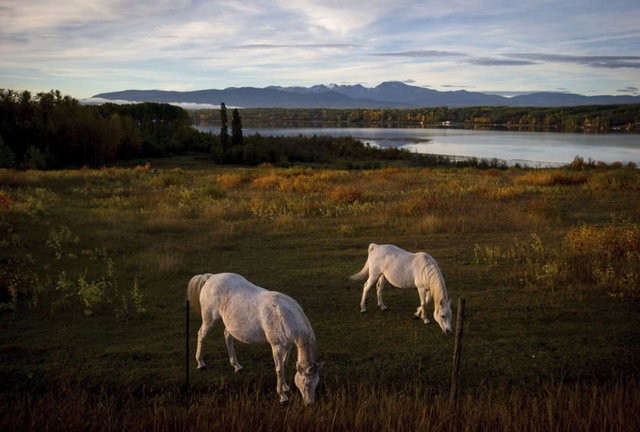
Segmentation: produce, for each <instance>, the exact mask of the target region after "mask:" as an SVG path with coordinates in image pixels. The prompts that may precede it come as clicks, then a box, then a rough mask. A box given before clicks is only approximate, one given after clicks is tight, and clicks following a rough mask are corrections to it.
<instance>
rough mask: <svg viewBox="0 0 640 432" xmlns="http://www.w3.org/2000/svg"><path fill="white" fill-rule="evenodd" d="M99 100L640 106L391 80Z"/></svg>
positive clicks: (605, 98)
mask: <svg viewBox="0 0 640 432" xmlns="http://www.w3.org/2000/svg"><path fill="white" fill-rule="evenodd" d="M93 98H101V99H107V100H125V101H131V102H160V103H184V104H188V103H196V104H211V105H219V104H220V103H221V102H224V103H225V104H227V105H228V106H235V107H240V108H432V107H442V106H447V107H450V108H461V107H470V106H507V107H559V106H581V105H617V104H634V103H640V96H613V95H598V96H584V95H580V94H576V93H562V92H532V93H527V94H522V95H518V96H513V97H510V98H509V97H505V96H499V95H495V94H488V93H482V92H471V91H467V90H456V91H438V90H433V89H429V88H425V87H418V86H411V85H408V84H405V83H403V82H400V81H386V82H383V83H380V84H379V85H377V86H375V87H364V86H362V85H360V84H354V85H338V84H329V85H324V84H319V85H314V86H311V87H300V86H292V87H281V86H268V87H227V88H225V89H221V90H219V89H206V90H194V91H168V90H123V91H117V92H108V93H99V94H97V95H95V96H93Z"/></svg>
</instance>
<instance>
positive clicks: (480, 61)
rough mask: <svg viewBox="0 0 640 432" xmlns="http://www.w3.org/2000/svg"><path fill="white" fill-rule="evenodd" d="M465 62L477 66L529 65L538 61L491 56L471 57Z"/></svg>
mask: <svg viewBox="0 0 640 432" xmlns="http://www.w3.org/2000/svg"><path fill="white" fill-rule="evenodd" d="M466 62H467V63H470V64H474V65H478V66H530V65H534V64H537V63H538V62H535V61H530V60H511V59H503V58H492V57H473V58H470V59H468V60H466Z"/></svg>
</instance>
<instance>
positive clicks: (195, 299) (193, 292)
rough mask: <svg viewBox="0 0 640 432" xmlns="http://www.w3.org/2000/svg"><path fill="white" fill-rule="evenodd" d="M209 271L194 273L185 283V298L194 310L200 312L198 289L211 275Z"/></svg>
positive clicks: (200, 288) (199, 289)
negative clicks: (186, 283) (187, 282)
mask: <svg viewBox="0 0 640 432" xmlns="http://www.w3.org/2000/svg"><path fill="white" fill-rule="evenodd" d="M211 276H212V275H211V273H204V274H199V275H195V276H194V277H192V278H191V280H190V281H189V284H188V285H187V300H188V301H189V305H191V308H192V309H193V311H194V312H196V313H197V314H198V315H200V314H201V310H200V291H201V290H202V286H203V285H204V284H205V282H206V281H207V280H208V279H209V278H210V277H211Z"/></svg>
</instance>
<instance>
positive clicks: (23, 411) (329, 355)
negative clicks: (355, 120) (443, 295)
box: [0, 156, 640, 431]
mask: <svg viewBox="0 0 640 432" xmlns="http://www.w3.org/2000/svg"><path fill="white" fill-rule="evenodd" d="M371 242H375V243H393V244H396V245H398V246H400V247H402V248H404V249H407V250H410V251H417V250H424V251H427V252H428V253H429V254H431V255H432V256H433V257H434V258H435V259H436V260H437V261H438V263H439V265H440V268H441V269H442V272H443V275H444V277H445V280H446V282H447V288H448V292H449V296H450V297H452V298H453V303H452V304H453V306H454V314H455V312H456V310H455V305H456V304H457V300H458V299H459V298H460V297H464V298H465V299H466V310H465V322H464V332H465V333H464V340H463V348H462V357H461V369H460V399H459V401H458V404H457V406H451V405H450V403H449V386H450V376H451V363H452V361H451V357H452V354H453V338H452V337H451V336H445V335H443V334H442V332H441V331H440V330H439V328H438V327H437V325H436V324H430V325H424V324H422V322H420V321H416V320H413V319H412V313H413V311H415V307H416V306H417V304H418V296H417V293H416V291H415V290H395V289H392V288H388V289H387V290H386V291H385V302H386V304H387V306H389V309H388V310H387V311H385V312H381V311H380V310H378V309H376V308H375V299H374V297H373V296H371V297H370V298H369V301H368V306H369V312H368V313H365V314H361V313H360V312H359V299H360V294H361V289H362V283H361V282H354V281H351V280H349V278H348V277H349V275H351V274H353V273H356V272H357V271H359V270H360V269H361V268H362V266H363V264H364V262H365V260H366V256H367V246H368V244H369V243H371ZM0 246H1V247H0V260H1V261H0V263H1V267H0V322H1V325H2V332H1V333H0V382H1V383H2V384H0V429H2V430H39V431H40V430H70V431H74V430H82V431H84V430H101V431H102V430H133V431H135V430H158V431H159V430H222V429H224V430H228V431H240V430H252V431H260V430H263V431H274V430H291V431H297V430H306V431H328V430H335V431H356V430H367V431H383V430H385V431H386V430H396V431H398V430H417V429H426V430H464V431H485V430H486V431H489V430H491V431H493V430H531V431H548V430H554V431H555V430H559V431H562V430H574V431H575V430H584V431H591V430H593V431H600V430H609V431H627V430H629V431H631V430H637V429H638V428H639V427H640V361H639V360H640V313H639V312H640V310H639V307H638V306H639V304H640V303H639V301H640V172H638V170H637V169H635V168H633V167H620V166H618V167H584V166H580V167H575V166H574V167H573V168H570V167H567V168H563V169H541V170H525V169H515V168H513V169H500V170H499V169H485V170H481V169H477V168H382V169H374V170H361V171H355V170H338V169H329V168H309V167H292V168H275V167H272V166H268V165H263V166H259V167H254V168H245V167H228V166H225V167H222V166H215V165H211V164H210V163H207V162H206V161H202V160H197V159H194V158H193V157H190V156H183V157H179V158H173V159H159V160H152V161H151V163H149V164H146V165H142V164H141V165H138V166H135V165H132V166H121V167H113V168H104V169H81V170H59V171H36V170H29V171H16V170H0ZM204 272H212V273H217V272H236V273H240V274H242V275H243V276H245V277H247V278H248V279H249V280H251V281H252V282H254V283H255V284H257V285H260V286H263V287H265V288H268V289H273V290H278V291H282V292H284V293H286V294H288V295H290V296H292V297H293V298H295V299H296V300H297V301H298V302H299V303H300V304H301V306H302V307H303V308H304V310H305V312H306V313H307V315H308V317H309V319H310V321H311V323H312V325H313V327H314V329H315V332H316V336H317V339H318V349H319V356H318V357H319V360H320V361H323V362H324V367H323V369H322V371H321V382H320V385H319V387H318V395H317V396H318V401H317V403H316V405H314V406H313V407H305V406H303V405H302V403H301V398H300V396H299V394H295V393H294V394H293V397H292V401H291V402H290V403H289V404H287V405H280V404H279V403H278V399H277V396H276V394H275V373H274V369H273V360H272V357H271V353H270V349H269V346H268V345H242V344H236V352H237V354H238V357H239V360H240V362H241V363H242V364H243V366H244V370H243V371H242V372H240V373H238V374H236V373H234V372H233V368H232V367H231V366H230V365H229V363H228V358H227V353H226V347H225V344H224V339H223V336H222V330H223V329H222V326H221V325H220V326H218V327H217V328H216V329H215V330H214V331H213V332H212V335H211V337H210V339H209V342H208V345H207V347H206V350H205V359H206V361H207V363H208V364H209V369H208V370H206V371H202V372H201V371H196V370H195V360H194V358H193V351H194V346H195V336H196V331H197V328H198V326H199V322H200V320H199V317H196V316H194V314H191V317H190V327H191V332H190V344H191V350H192V352H191V354H190V359H189V360H190V366H191V380H190V389H189V392H188V394H186V393H185V391H184V390H185V389H184V386H183V380H184V344H185V341H184V327H185V325H184V314H185V312H184V299H185V290H186V284H187V282H188V281H189V279H190V278H191V276H193V275H195V274H199V273H204ZM292 357H294V356H292ZM294 358H295V357H294ZM293 365H294V361H293V360H291V361H290V363H289V368H288V373H287V376H288V377H289V379H290V380H291V379H292V375H293ZM292 387H293V386H292Z"/></svg>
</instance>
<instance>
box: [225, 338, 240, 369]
mask: <svg viewBox="0 0 640 432" xmlns="http://www.w3.org/2000/svg"><path fill="white" fill-rule="evenodd" d="M224 341H225V342H226V343H227V351H228V352H229V363H231V366H233V368H234V369H235V371H236V372H239V371H240V370H242V365H241V364H240V363H238V357H236V350H235V348H234V346H233V336H231V333H229V330H227V329H226V328H225V329H224Z"/></svg>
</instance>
